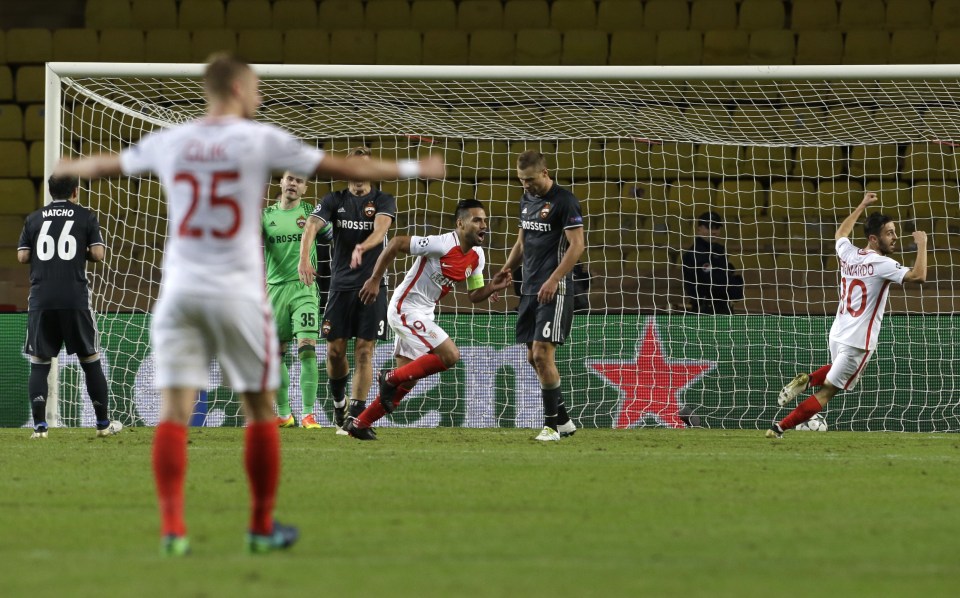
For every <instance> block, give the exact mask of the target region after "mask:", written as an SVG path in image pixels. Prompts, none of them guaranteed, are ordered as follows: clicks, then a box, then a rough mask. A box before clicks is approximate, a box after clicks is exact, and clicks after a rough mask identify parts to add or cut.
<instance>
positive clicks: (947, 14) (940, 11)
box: [930, 0, 960, 31]
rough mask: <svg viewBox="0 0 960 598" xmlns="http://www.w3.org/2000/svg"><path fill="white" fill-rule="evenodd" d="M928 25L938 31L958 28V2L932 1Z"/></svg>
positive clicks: (959, 1) (959, 17)
mask: <svg viewBox="0 0 960 598" xmlns="http://www.w3.org/2000/svg"><path fill="white" fill-rule="evenodd" d="M930 23H931V24H932V25H933V28H934V29H936V30H938V31H939V30H942V29H956V28H960V0H933V11H932V13H931V15H930Z"/></svg>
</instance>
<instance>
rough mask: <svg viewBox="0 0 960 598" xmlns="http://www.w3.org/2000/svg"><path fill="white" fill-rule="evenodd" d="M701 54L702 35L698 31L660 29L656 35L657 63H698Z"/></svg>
mask: <svg viewBox="0 0 960 598" xmlns="http://www.w3.org/2000/svg"><path fill="white" fill-rule="evenodd" d="M647 25H648V26H649V25H650V21H647ZM702 56H703V36H702V34H701V33H700V32H699V31H686V30H683V31H660V33H659V34H658V35H657V64H659V65H677V64H700V60H701V57H702Z"/></svg>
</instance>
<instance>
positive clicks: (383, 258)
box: [360, 236, 410, 305]
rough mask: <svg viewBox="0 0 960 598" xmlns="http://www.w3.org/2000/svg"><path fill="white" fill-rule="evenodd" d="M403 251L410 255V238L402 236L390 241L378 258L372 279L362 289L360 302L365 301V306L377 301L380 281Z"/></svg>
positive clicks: (371, 275)
mask: <svg viewBox="0 0 960 598" xmlns="http://www.w3.org/2000/svg"><path fill="white" fill-rule="evenodd" d="M401 251H402V252H403V253H410V237H407V236H400V237H394V238H392V239H390V242H389V243H387V248H386V249H384V250H383V252H381V253H380V257H378V258H377V263H376V264H374V265H373V272H372V273H371V274H370V278H368V279H367V282H365V283H363V288H362V289H360V301H363V303H364V304H365V305H370V304H371V303H373V302H374V301H376V299H377V295H379V294H380V281H381V280H383V275H384V274H385V273H386V272H387V268H388V267H389V266H390V264H392V263H393V260H394V259H396V257H397V255H398V254H399V253H400V252H401Z"/></svg>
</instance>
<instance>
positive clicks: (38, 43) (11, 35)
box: [6, 28, 53, 64]
mask: <svg viewBox="0 0 960 598" xmlns="http://www.w3.org/2000/svg"><path fill="white" fill-rule="evenodd" d="M6 38H7V39H6V47H7V51H6V54H7V62H9V63H11V64H22V63H36V62H48V61H50V60H51V59H52V57H53V41H52V37H51V34H50V30H49V29H40V28H27V29H18V28H14V29H8V30H7V32H6Z"/></svg>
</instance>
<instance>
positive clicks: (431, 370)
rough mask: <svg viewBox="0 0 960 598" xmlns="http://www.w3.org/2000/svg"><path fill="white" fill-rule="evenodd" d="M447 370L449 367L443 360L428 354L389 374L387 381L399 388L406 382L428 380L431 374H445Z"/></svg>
mask: <svg viewBox="0 0 960 598" xmlns="http://www.w3.org/2000/svg"><path fill="white" fill-rule="evenodd" d="M446 369H447V366H446V365H444V363H443V360H442V359H440V358H439V357H438V356H436V355H434V354H433V353H427V354H426V355H421V356H420V357H417V358H416V359H414V360H413V361H411V362H410V363H408V364H407V365H402V366H400V367H398V368H397V369H395V370H393V371H392V372H390V373H389V374H387V381H388V382H390V384H396V385H397V386H399V385H400V384H402V383H404V382H409V381H410V380H419V379H420V378H426V377H427V376H429V375H430V374H436V373H437V372H443V371H446Z"/></svg>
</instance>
